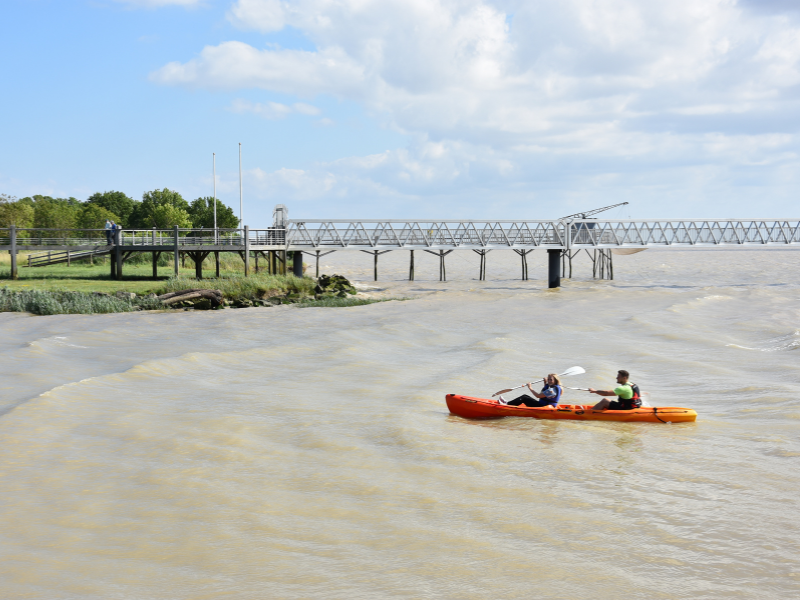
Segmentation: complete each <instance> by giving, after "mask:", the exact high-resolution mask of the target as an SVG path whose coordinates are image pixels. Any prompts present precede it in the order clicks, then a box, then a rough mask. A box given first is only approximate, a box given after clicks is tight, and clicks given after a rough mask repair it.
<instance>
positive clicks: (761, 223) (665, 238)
mask: <svg viewBox="0 0 800 600" xmlns="http://www.w3.org/2000/svg"><path fill="white" fill-rule="evenodd" d="M569 233H570V247H571V248H584V247H586V248H618V247H622V246H634V247H635V246H690V247H691V246H721V245H736V246H742V245H762V246H763V245H784V246H785V245H791V244H800V220H798V219H766V220H765V219H730V220H701V219H695V220H689V219H678V220H656V219H653V220H618V221H612V220H594V219H586V220H579V221H573V222H572V223H570V225H569Z"/></svg>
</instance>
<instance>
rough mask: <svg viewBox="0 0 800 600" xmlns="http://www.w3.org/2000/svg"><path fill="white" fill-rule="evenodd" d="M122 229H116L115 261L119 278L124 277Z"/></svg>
mask: <svg viewBox="0 0 800 600" xmlns="http://www.w3.org/2000/svg"><path fill="white" fill-rule="evenodd" d="M121 241H122V230H121V229H114V262H115V263H116V264H117V280H120V279H122V248H121V247H120V242H121Z"/></svg>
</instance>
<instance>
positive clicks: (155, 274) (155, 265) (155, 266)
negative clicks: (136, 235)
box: [142, 227, 159, 279]
mask: <svg viewBox="0 0 800 600" xmlns="http://www.w3.org/2000/svg"><path fill="white" fill-rule="evenodd" d="M142 241H143V242H144V240H142ZM152 241H153V246H155V245H156V228H155V227H153V240H152ZM158 254H159V253H156V251H155V250H153V279H158Z"/></svg>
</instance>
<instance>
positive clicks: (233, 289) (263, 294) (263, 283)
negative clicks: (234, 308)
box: [156, 273, 316, 300]
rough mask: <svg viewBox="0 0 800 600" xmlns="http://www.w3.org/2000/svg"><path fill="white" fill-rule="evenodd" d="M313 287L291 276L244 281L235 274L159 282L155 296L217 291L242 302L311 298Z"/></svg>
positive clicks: (260, 275)
mask: <svg viewBox="0 0 800 600" xmlns="http://www.w3.org/2000/svg"><path fill="white" fill-rule="evenodd" d="M220 275H221V273H220ZM315 285H316V284H315V282H314V280H313V279H308V278H305V277H303V278H299V277H295V276H294V275H269V274H266V273H258V274H254V275H250V276H249V277H245V276H244V275H242V274H240V273H235V274H229V275H227V276H225V277H221V278H220V279H203V280H200V281H198V280H197V279H193V278H188V277H186V276H185V275H184V276H181V277H177V278H174V279H170V280H168V281H164V282H162V283H161V285H160V287H158V290H157V291H156V293H157V294H166V293H167V292H177V291H178V290H186V289H189V288H195V289H205V290H220V291H221V292H222V293H223V294H224V295H225V297H226V298H227V299H229V300H235V299H244V298H246V299H249V300H260V299H267V298H270V297H274V296H278V295H285V294H293V295H296V296H297V297H302V296H313V295H314V286H315Z"/></svg>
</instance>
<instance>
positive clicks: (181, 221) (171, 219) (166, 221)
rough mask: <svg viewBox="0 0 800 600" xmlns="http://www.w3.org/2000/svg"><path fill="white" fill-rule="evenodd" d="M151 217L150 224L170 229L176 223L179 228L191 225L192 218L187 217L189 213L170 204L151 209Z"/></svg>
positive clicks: (158, 227)
mask: <svg viewBox="0 0 800 600" xmlns="http://www.w3.org/2000/svg"><path fill="white" fill-rule="evenodd" d="M152 219H153V220H152V223H153V225H152V226H153V227H156V228H157V229H171V228H172V227H175V226H176V225H177V226H178V227H180V228H181V229H184V228H187V229H188V228H190V227H192V219H191V218H190V217H189V213H187V212H186V211H185V210H183V209H182V208H178V207H177V206H172V205H170V204H164V205H162V206H158V207H156V208H155V210H154V211H153V215H152Z"/></svg>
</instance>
